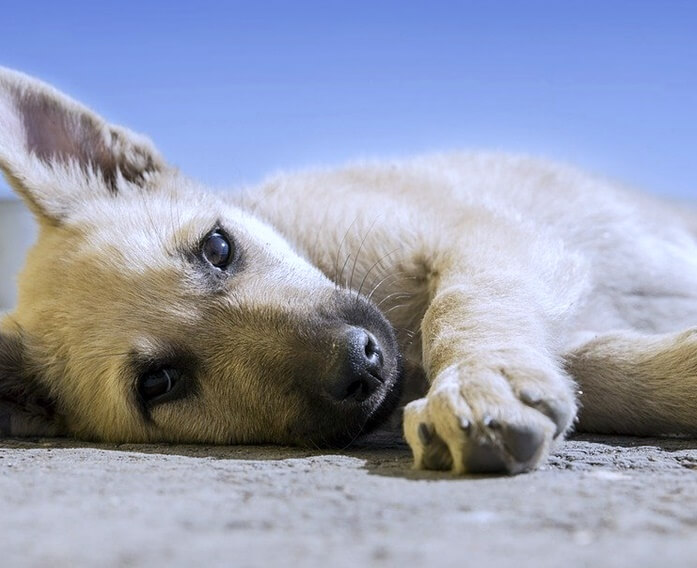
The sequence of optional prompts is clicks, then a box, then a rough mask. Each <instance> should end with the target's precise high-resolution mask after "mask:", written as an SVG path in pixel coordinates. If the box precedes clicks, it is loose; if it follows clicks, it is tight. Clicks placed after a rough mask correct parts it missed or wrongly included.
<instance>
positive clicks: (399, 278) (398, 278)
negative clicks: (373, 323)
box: [366, 271, 417, 300]
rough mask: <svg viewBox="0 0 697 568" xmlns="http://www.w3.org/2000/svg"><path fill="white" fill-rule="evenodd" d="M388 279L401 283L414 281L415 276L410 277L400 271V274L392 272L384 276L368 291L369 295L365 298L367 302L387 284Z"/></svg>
mask: <svg viewBox="0 0 697 568" xmlns="http://www.w3.org/2000/svg"><path fill="white" fill-rule="evenodd" d="M390 278H395V281H394V282H393V283H396V282H401V281H404V280H416V279H417V277H416V276H410V275H409V273H408V272H405V271H401V272H392V273H391V274H388V275H387V276H385V277H384V278H383V279H382V280H380V281H379V282H378V283H377V284H376V285H375V286H373V288H372V289H371V290H370V293H369V294H368V295H367V296H366V298H367V299H368V300H371V299H372V298H373V296H374V295H375V293H376V292H377V291H378V290H379V289H380V287H381V286H382V285H383V284H385V283H386V282H389V280H390Z"/></svg>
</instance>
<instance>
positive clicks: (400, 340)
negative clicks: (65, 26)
mask: <svg viewBox="0 0 697 568" xmlns="http://www.w3.org/2000/svg"><path fill="white" fill-rule="evenodd" d="M0 128H1V129H2V131H0V166H2V169H3V171H4V172H5V173H6V175H7V177H8V179H9V180H10V182H11V183H12V184H13V186H14V187H15V188H16V189H17V190H18V192H19V193H20V194H21V195H22V196H23V197H24V198H25V200H26V201H27V202H28V204H29V205H30V206H31V207H32V209H33V210H34V212H35V213H36V214H37V217H38V219H39V220H40V222H41V227H42V228H41V235H40V239H39V242H38V244H37V246H36V247H35V249H34V250H33V251H32V253H31V254H30V256H29V259H28V263H27V267H26V268H25V271H24V272H23V275H22V278H21V281H20V295H19V303H18V306H17V309H16V310H15V312H14V313H13V314H11V315H10V316H8V317H7V318H6V319H5V322H4V331H3V335H2V336H1V337H2V340H1V341H2V346H1V347H2V348H3V350H4V353H0V410H2V408H4V409H5V412H4V417H5V418H4V421H5V430H6V431H9V432H10V433H12V434H17V433H21V432H24V433H29V434H35V433H40V432H48V433H57V432H66V433H70V434H74V435H78V436H83V437H90V438H99V439H106V440H132V441H146V440H154V439H159V440H173V441H194V442H214V443H230V442H232V443H236V442H259V441H267V442H268V441H272V442H273V441H276V442H294V443H322V442H328V443H338V442H341V443H343V442H344V441H350V440H351V439H353V438H354V437H355V436H357V435H359V434H360V433H362V432H364V431H366V430H367V429H369V428H370V427H372V426H373V425H375V424H377V423H378V422H379V421H380V420H382V419H384V417H385V416H386V415H387V414H388V413H389V412H390V411H391V410H393V409H394V408H395V407H396V405H397V399H398V394H399V391H400V387H401V385H402V384H403V383H406V389H405V395H404V400H409V399H412V398H417V400H414V401H413V402H411V403H410V404H408V405H407V406H406V408H405V413H404V416H405V424H404V430H405V435H406V439H407V441H408V442H409V444H410V445H411V447H412V450H413V451H414V457H415V463H416V465H417V466H419V467H425V468H452V469H453V470H454V471H457V472H463V471H500V470H504V471H508V472H513V473H515V472H518V471H524V470H527V469H530V468H532V467H535V466H536V465H537V464H539V463H541V462H542V461H543V460H544V458H545V456H546V455H547V453H548V452H549V449H550V447H551V446H552V444H553V443H554V441H555V440H559V439H561V438H562V437H563V435H564V434H565V433H566V432H567V431H568V430H569V429H570V428H571V426H572V423H573V422H574V418H575V417H576V416H577V409H578V404H579V403H580V405H581V411H580V414H578V419H579V422H578V426H579V427H580V428H582V429H584V430H590V431H596V432H622V433H629V434H680V433H682V434H695V433H697V413H695V408H697V333H692V332H691V331H685V330H687V329H688V328H689V327H690V326H691V325H694V324H695V323H697V240H696V238H695V237H696V235H697V213H693V212H692V211H688V210H686V209H684V208H682V209H679V208H677V207H674V206H671V205H668V204H664V203H662V202H659V201H657V200H654V199H652V198H649V197H645V196H639V195H635V194H632V193H630V192H626V191H625V190H624V189H621V188H618V187H616V186H614V185H613V184H611V183H609V182H606V181H604V180H601V179H598V178H594V177H591V176H588V175H584V174H581V173H579V172H577V171H575V170H572V169H570V168H566V167H561V166H557V165H553V164H548V163H545V162H540V161H536V160H532V159H528V158H520V157H511V156H505V155H494V154H451V155H439V156H431V157H424V158H417V159H412V160H408V161H395V162H381V163H373V164H359V165H354V166H349V167H345V168H341V169H332V170H317V171H311V172H302V173H297V174H291V175H281V176H277V177H275V178H272V179H270V180H268V181H267V182H266V183H264V184H263V185H262V186H260V187H259V188H255V189H250V190H246V191H243V192H240V193H237V194H233V195H232V196H226V197H225V198H221V197H220V196H216V195H213V194H210V193H206V192H205V191H204V190H203V189H202V188H200V187H198V186H197V185H196V184H195V183H194V182H192V181H190V180H188V179H186V178H184V177H183V176H181V175H180V174H178V173H177V172H176V171H174V170H172V169H171V168H169V167H167V166H166V165H165V163H164V162H163V161H162V160H161V158H159V156H158V155H157V153H156V151H155V150H154V149H153V148H152V147H151V146H150V145H149V143H148V142H147V141H144V140H143V139H141V138H139V137H136V136H135V135H133V134H131V133H129V132H127V131H124V130H120V129H117V128H114V127H111V126H109V125H106V124H105V123H103V122H102V121H101V119H99V118H98V117H96V116H94V115H93V114H91V113H90V112H89V111H88V110H86V109H84V108H82V107H80V106H79V105H76V104H75V103H73V102H72V101H69V100H68V99H66V98H65V97H63V96H62V95H60V94H59V93H57V92H55V91H53V90H51V89H50V88H48V87H46V86H44V85H42V84H40V83H38V82H36V81H33V80H30V79H28V78H26V77H24V76H22V75H19V74H16V73H13V72H9V71H0ZM272 227H273V228H272ZM378 308H379V310H380V311H379V310H378ZM385 318H387V320H389V322H390V324H391V325H388V323H387V321H386V320H385ZM393 330H394V331H393ZM400 352H401V353H402V356H400V355H399V353H400ZM3 384H4V386H3ZM577 385H578V386H577ZM579 388H580V391H579ZM578 392H582V393H583V394H581V395H580V397H579V396H578Z"/></svg>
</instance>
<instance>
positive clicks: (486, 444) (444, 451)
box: [404, 366, 576, 474]
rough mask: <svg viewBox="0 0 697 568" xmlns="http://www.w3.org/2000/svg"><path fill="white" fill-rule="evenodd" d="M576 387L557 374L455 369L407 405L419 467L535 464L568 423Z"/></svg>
mask: <svg viewBox="0 0 697 568" xmlns="http://www.w3.org/2000/svg"><path fill="white" fill-rule="evenodd" d="M572 393H573V390H572V388H571V384H570V383H569V381H568V380H567V379H566V378H565V377H563V376H562V375H560V374H557V373H554V372H551V373H540V372H539V371H537V372H526V371H521V370H520V369H518V370H516V371H515V372H513V371H510V370H506V369H496V370H494V369H486V368H476V369H474V368H471V367H465V366H462V367H459V366H453V367H450V368H449V369H447V370H446V371H444V372H443V373H441V374H440V375H439V376H438V377H437V378H436V380H435V381H434V383H433V386H432V387H431V390H430V391H429V393H428V395H427V396H426V397H425V398H422V399H419V400H416V401H414V402H412V403H410V404H409V405H407V407H406V408H405V409H404V434H405V438H406V440H407V442H408V443H409V445H410V446H411V449H412V451H413V453H414V466H415V467H416V468H419V469H452V471H453V472H455V473H458V474H462V473H510V474H515V473H520V472H523V471H528V470H530V469H534V468H535V467H536V466H538V465H539V464H540V463H542V462H543V461H544V460H545V459H546V457H547V454H548V453H549V450H550V447H551V445H552V443H553V441H554V439H555V438H558V437H560V436H561V435H562V434H563V433H564V432H566V430H567V429H568V428H569V426H570V424H571V422H572V420H573V418H574V415H575V412H576V405H575V401H574V397H573V394H572Z"/></svg>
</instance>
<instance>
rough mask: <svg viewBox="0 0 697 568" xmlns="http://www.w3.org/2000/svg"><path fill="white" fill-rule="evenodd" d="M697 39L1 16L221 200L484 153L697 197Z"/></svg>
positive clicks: (585, 25) (460, 14)
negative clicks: (306, 176)
mask: <svg viewBox="0 0 697 568" xmlns="http://www.w3.org/2000/svg"><path fill="white" fill-rule="evenodd" d="M696 30H697V2H694V1H676V0H661V1H659V0H656V1H651V2H649V1H645V0H632V1H625V0H615V1H613V0H604V1H596V0H584V1H578V0H556V1H549V0H520V1H513V0H509V1H496V0H491V1H484V0H481V1H462V2H437V1H430V2H422V1H408V0H402V1H401V2H393V1H384V2H381V1H377V0H375V1H372V2H362V1H359V0H352V1H350V2H348V1H347V2H338V1H330V0H326V1H324V2H314V1H312V2H303V1H299V0H298V1H285V2H281V1H270V2H265V1H263V0H259V1H256V2H251V1H250V2H210V1H208V0H200V1H197V2H196V3H191V4H184V3H177V2H146V1H143V2H129V1H126V0H124V1H120V2H113V3H109V2H95V1H94V0H91V1H89V2H87V1H82V0H78V1H71V2H46V1H43V0H38V1H37V0H34V1H32V2H13V3H11V7H10V5H8V6H6V7H5V8H4V10H3V31H2V34H0V64H2V65H6V66H9V67H14V68H18V69H21V70H23V71H25V72H27V73H30V74H33V75H36V76H39V77H42V78H43V79H45V80H47V81H49V82H51V83H54V84H55V85H57V86H58V87H59V88H61V89H63V90H65V91H67V92H68V93H70V94H71V95H72V96H74V97H75V98H77V99H79V100H81V101H83V102H85V103H86V104H88V105H89V106H91V107H93V108H95V109H96V110H97V111H98V112H100V113H101V114H103V115H105V116H106V117H107V118H109V119H110V120H111V121H113V122H118V123H123V124H125V125H127V126H129V127H131V128H132V129H134V130H138V131H141V132H144V133H146V134H148V135H149V136H150V137H151V138H152V139H153V140H154V141H155V142H156V144H157V145H158V146H159V147H160V149H161V150H162V152H163V154H164V155H165V156H166V157H167V158H168V159H169V160H170V161H171V162H172V163H174V164H176V165H177V166H179V167H180V168H181V169H182V170H184V171H185V172H187V173H189V174H191V175H193V176H195V177H198V178H200V179H202V180H203V181H206V182H208V183H211V184H214V185H216V186H225V185H230V186H234V185H236V184H240V183H244V182H253V181H255V180H258V179H260V178H262V177H263V176H264V174H265V173H269V172H271V171H273V170H276V169H279V168H297V167H301V166H304V165H312V164H317V163H322V164H324V163H328V162H342V161H346V160H349V159H352V158H356V157H363V156H394V155H404V154H410V153H417V152H424V151H431V150H438V149H450V148H488V149H500V150H511V151H522V152H526V153H531V154H536V155H542V156H548V157H552V158H557V159H561V160H565V161H570V162H574V163H576V164H579V165H581V166H583V167H586V168H589V169H591V170H593V171H597V172H601V173H604V174H608V175H610V176H612V177H616V178H619V179H621V180H624V181H628V182H630V183H633V184H636V185H638V186H641V187H644V188H646V189H649V190H652V191H655V192H659V193H665V194H671V195H676V196H684V197H693V198H695V199H697V155H696V154H697V31H696ZM7 194H8V192H7V188H6V187H4V186H3V187H2V188H0V196H1V195H7Z"/></svg>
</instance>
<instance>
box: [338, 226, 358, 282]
mask: <svg viewBox="0 0 697 568" xmlns="http://www.w3.org/2000/svg"><path fill="white" fill-rule="evenodd" d="M356 221H358V215H356V216H355V217H354V218H353V221H351V224H350V225H349V226H348V229H346V232H344V236H343V237H341V241H340V242H339V248H337V249H336V258H335V261H334V282H340V281H341V275H340V274H339V258H340V255H341V248H342V247H343V246H344V242H345V241H346V237H348V234H349V232H350V231H351V229H352V228H353V225H354V224H355V223H356ZM345 267H346V263H344V267H343V268H342V269H341V273H342V274H343V272H344V268H345Z"/></svg>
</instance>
